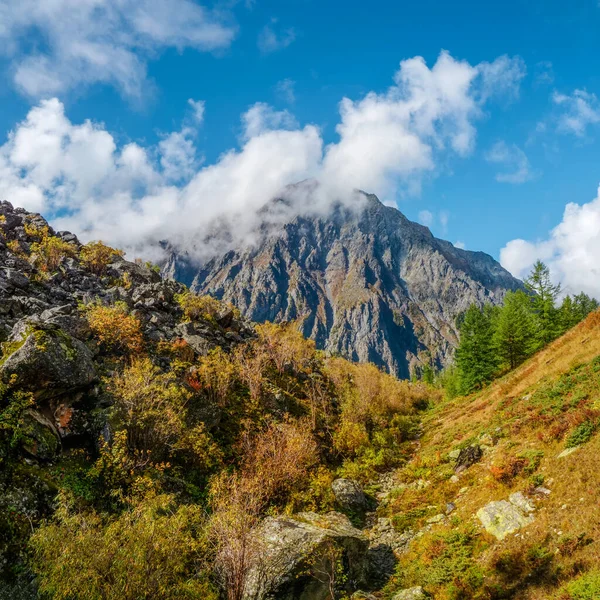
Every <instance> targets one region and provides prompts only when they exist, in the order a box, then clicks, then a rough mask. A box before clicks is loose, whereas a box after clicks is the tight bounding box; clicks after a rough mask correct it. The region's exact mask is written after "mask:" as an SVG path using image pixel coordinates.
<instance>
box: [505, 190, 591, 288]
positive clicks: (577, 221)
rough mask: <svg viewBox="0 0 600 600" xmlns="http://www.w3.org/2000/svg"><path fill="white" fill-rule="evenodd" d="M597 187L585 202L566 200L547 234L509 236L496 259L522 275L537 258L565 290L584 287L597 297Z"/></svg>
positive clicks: (518, 274)
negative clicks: (540, 236) (541, 237)
mask: <svg viewBox="0 0 600 600" xmlns="http://www.w3.org/2000/svg"><path fill="white" fill-rule="evenodd" d="M598 232H600V190H598V195H597V196H596V198H595V199H594V200H592V201H591V202H588V203H587V204H581V205H580V204H575V203H574V202H570V203H569V204H567V206H566V207H565V212H564V214H563V219H562V221H561V222H560V223H559V224H558V225H557V226H556V227H555V228H554V229H552V231H550V233H549V235H548V238H547V239H545V240H540V241H537V242H529V241H526V240H522V239H517V240H512V241H511V242H509V243H508V244H507V245H506V246H505V247H504V248H502V250H501V252H500V262H501V263H502V266H504V267H505V268H507V269H508V270H509V271H510V272H511V273H513V275H515V276H517V277H521V278H522V277H524V276H526V275H527V274H528V272H529V271H530V269H531V266H532V265H533V263H534V262H535V261H536V260H537V259H540V260H542V261H544V262H545V263H546V264H548V266H549V267H550V271H551V273H552V276H553V278H554V280H555V281H559V282H561V283H562V285H563V288H564V290H563V291H564V292H565V293H578V292H580V291H584V292H586V293H588V294H591V295H594V296H596V297H598V298H600V235H599V234H598Z"/></svg>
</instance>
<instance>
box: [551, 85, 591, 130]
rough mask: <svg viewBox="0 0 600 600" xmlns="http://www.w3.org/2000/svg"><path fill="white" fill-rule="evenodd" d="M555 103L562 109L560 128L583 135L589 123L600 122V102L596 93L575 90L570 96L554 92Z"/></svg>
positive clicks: (559, 118)
mask: <svg viewBox="0 0 600 600" xmlns="http://www.w3.org/2000/svg"><path fill="white" fill-rule="evenodd" d="M552 101H553V102H554V104H555V105H556V106H557V107H558V108H559V109H561V110H562V113H561V114H560V115H559V117H558V129H559V131H562V132H565V133H572V134H574V135H576V136H578V137H583V136H584V135H585V133H586V131H587V128H588V126H589V125H595V124H597V123H600V102H598V98H597V97H596V95H595V94H591V93H589V92H586V91H585V90H575V91H574V92H573V93H572V94H571V95H570V96H569V95H566V94H561V93H559V92H556V91H555V92H554V93H553V95H552Z"/></svg>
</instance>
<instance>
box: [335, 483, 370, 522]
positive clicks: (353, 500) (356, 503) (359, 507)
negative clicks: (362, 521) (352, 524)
mask: <svg viewBox="0 0 600 600" xmlns="http://www.w3.org/2000/svg"><path fill="white" fill-rule="evenodd" d="M331 490H332V491H333V495H334V496H335V500H336V502H337V503H338V504H339V505H340V507H341V508H342V509H344V510H347V511H351V512H354V513H357V514H361V513H364V512H365V510H367V508H368V500H367V497H366V496H365V493H364V492H363V490H362V488H361V487H360V485H359V484H358V483H357V482H356V481H354V480H352V479H335V480H334V481H333V483H332V484H331Z"/></svg>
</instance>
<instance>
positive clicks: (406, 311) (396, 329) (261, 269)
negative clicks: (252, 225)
mask: <svg viewBox="0 0 600 600" xmlns="http://www.w3.org/2000/svg"><path fill="white" fill-rule="evenodd" d="M361 195H362V199H363V202H362V203H360V204H358V205H357V203H356V202H353V203H352V204H351V205H350V206H347V205H344V204H342V203H338V204H336V205H333V206H332V207H331V208H330V209H329V211H328V212H327V213H318V212H315V213H314V214H312V215H308V216H307V215H302V214H300V215H298V214H296V215H293V214H292V215H291V216H290V217H289V218H288V219H287V220H284V221H281V222H277V221H273V220H271V221H270V223H269V226H268V227H267V228H266V229H265V230H264V231H261V232H260V235H257V236H256V237H255V240H254V241H253V242H251V243H250V242H249V243H247V244H240V245H239V246H238V247H236V248H235V249H233V250H231V251H229V252H227V253H225V254H223V255H222V256H217V257H214V258H212V259H211V260H209V261H207V262H205V263H204V264H202V265H201V266H200V267H194V266H193V263H192V262H190V261H189V260H187V259H186V257H185V254H184V253H181V252H173V253H172V254H171V257H170V259H169V261H168V263H167V265H166V267H165V269H164V273H165V274H167V275H168V276H171V277H173V278H178V279H180V280H181V281H183V282H184V283H187V284H189V285H191V288H192V289H193V290H194V291H196V292H198V293H200V294H210V295H213V296H215V297H217V298H219V299H222V300H225V301H228V302H231V303H233V304H234V305H235V306H237V307H238V308H239V309H240V310H241V311H242V314H244V315H245V316H246V317H248V318H250V319H251V320H254V321H275V322H280V321H298V324H299V327H300V329H301V331H302V332H303V333H304V334H305V335H306V336H308V337H311V338H312V339H314V340H315V341H316V342H317V344H318V346H319V347H321V348H324V349H326V350H328V351H330V352H332V353H340V354H342V355H343V356H346V357H348V358H350V359H352V360H360V361H370V362H374V363H376V364H378V365H380V366H383V367H385V368H387V369H388V370H389V371H391V372H393V373H395V374H397V375H399V376H401V377H409V376H410V375H411V374H413V373H414V372H415V371H419V370H420V369H422V368H423V367H424V366H425V365H432V366H435V367H441V366H443V365H445V364H447V363H448V362H449V361H451V359H452V355H453V350H454V347H455V345H456V343H457V327H456V318H457V317H458V315H459V314H461V313H462V312H463V311H464V310H466V308H467V307H468V306H469V305H470V304H471V303H473V302H475V303H478V304H483V303H485V302H492V303H498V302H500V301H501V300H502V298H503V296H504V294H505V292H506V291H507V290H512V289H517V288H519V287H521V283H520V282H519V281H518V280H516V279H515V278H513V277H512V276H511V275H510V273H508V272H507V271H506V270H505V269H503V268H502V267H501V266H500V265H499V264H498V263H497V262H496V261H495V260H494V259H493V258H492V257H491V256H489V255H487V254H484V253H482V252H470V251H466V250H462V249H460V248H456V247H454V246H453V245H452V244H451V243H449V242H447V241H444V240H440V239H437V238H435V237H434V236H433V235H432V234H431V232H430V231H429V229H428V228H427V227H424V226H422V225H419V224H418V223H414V222H412V221H410V220H409V219H407V218H406V217H405V216H404V215H403V214H402V213H401V212H400V211H398V210H397V209H395V208H392V207H389V206H385V205H384V204H382V203H381V202H380V201H379V199H378V198H377V197H376V196H375V195H373V194H366V193H364V192H361ZM285 202H286V201H285V199H277V200H275V201H273V202H271V203H270V204H269V205H268V206H266V207H265V209H264V210H265V211H268V210H272V207H273V206H278V205H280V203H285ZM184 252H185V249H184Z"/></svg>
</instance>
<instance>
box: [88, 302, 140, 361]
mask: <svg viewBox="0 0 600 600" xmlns="http://www.w3.org/2000/svg"><path fill="white" fill-rule="evenodd" d="M85 315H86V317H87V320H88V323H89V326H90V329H91V330H92V332H93V333H94V335H95V336H96V337H97V338H98V341H99V343H100V345H101V346H102V347H103V348H104V350H106V351H107V352H109V353H112V354H116V355H119V354H124V355H131V354H137V353H140V352H142V351H143V349H144V337H143V334H142V324H141V323H140V320H139V319H138V318H137V317H136V316H134V315H132V314H130V312H129V309H128V307H127V305H126V304H125V303H124V302H116V303H115V304H113V305H112V306H105V305H103V304H100V303H97V304H90V305H88V306H86V307H85Z"/></svg>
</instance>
